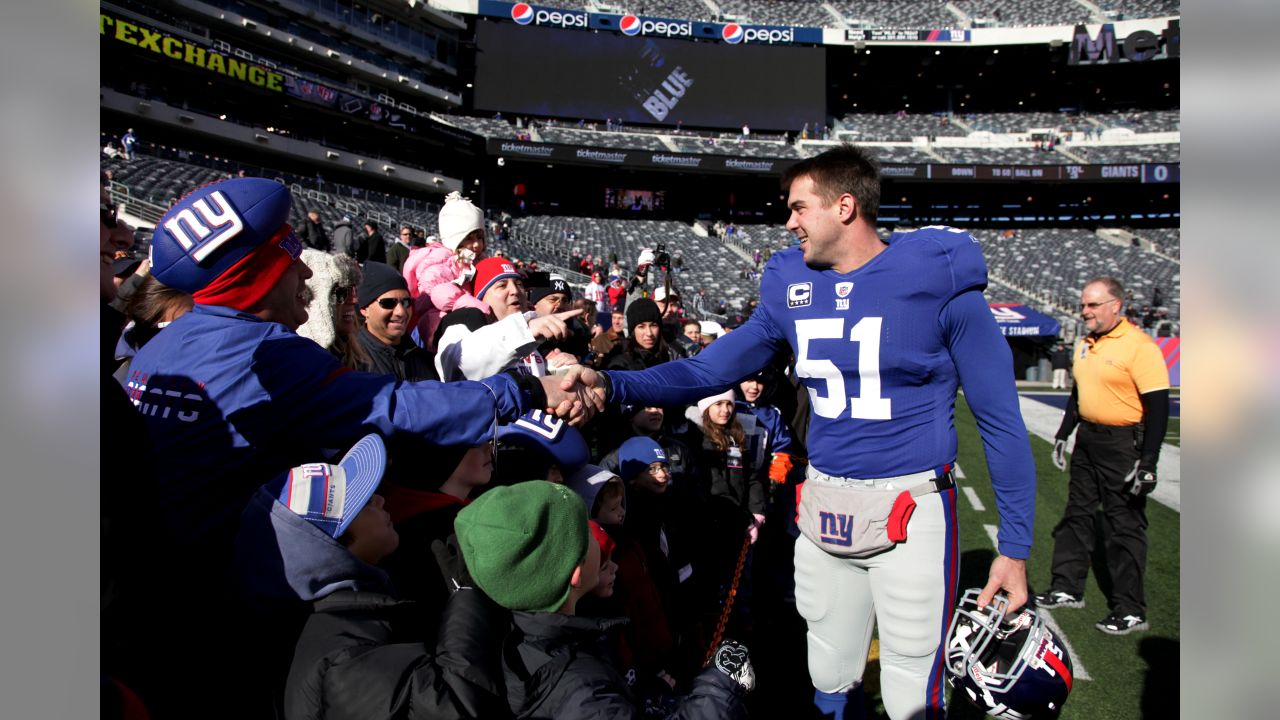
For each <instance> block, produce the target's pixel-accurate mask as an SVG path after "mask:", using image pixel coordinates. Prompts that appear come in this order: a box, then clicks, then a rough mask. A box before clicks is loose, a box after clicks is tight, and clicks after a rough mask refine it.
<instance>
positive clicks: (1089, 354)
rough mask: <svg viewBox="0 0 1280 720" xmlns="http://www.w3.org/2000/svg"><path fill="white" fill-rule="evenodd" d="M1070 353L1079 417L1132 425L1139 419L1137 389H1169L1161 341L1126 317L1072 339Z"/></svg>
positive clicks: (1140, 399)
mask: <svg viewBox="0 0 1280 720" xmlns="http://www.w3.org/2000/svg"><path fill="white" fill-rule="evenodd" d="M1072 357H1073V358H1074V362H1073V364H1072V367H1071V372H1072V373H1073V374H1074V375H1075V381H1076V387H1077V396H1078V397H1077V400H1078V402H1079V407H1080V417H1081V418H1082V419H1084V420H1088V421H1089V422H1092V423H1097V424H1099V425H1135V424H1137V423H1139V422H1141V421H1142V398H1141V395H1143V394H1144V393H1149V392H1154V391H1156V390H1168V389H1169V368H1168V367H1166V366H1165V364H1164V354H1163V353H1161V352H1160V347H1159V346H1158V345H1156V343H1155V341H1154V340H1152V339H1151V337H1150V336H1148V335H1147V334H1146V333H1144V332H1142V330H1141V329H1139V328H1138V327H1137V326H1136V325H1134V324H1133V323H1131V322H1129V321H1128V320H1121V321H1120V324H1119V325H1116V326H1115V328H1114V329H1112V330H1111V332H1109V333H1107V334H1106V335H1103V336H1101V337H1097V338H1095V337H1093V336H1085V337H1084V339H1082V340H1078V341H1076V347H1075V352H1074V354H1073V356H1072Z"/></svg>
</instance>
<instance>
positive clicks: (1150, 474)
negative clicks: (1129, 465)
mask: <svg viewBox="0 0 1280 720" xmlns="http://www.w3.org/2000/svg"><path fill="white" fill-rule="evenodd" d="M1124 483H1125V489H1126V490H1127V491H1128V493H1129V494H1130V495H1133V496H1134V497H1144V496H1146V495H1150V494H1151V491H1152V490H1155V489H1156V471H1155V468H1151V467H1144V466H1143V465H1142V462H1141V461H1139V462H1137V463H1136V464H1134V466H1133V470H1132V471H1130V472H1129V474H1128V475H1126V476H1125V477H1124Z"/></svg>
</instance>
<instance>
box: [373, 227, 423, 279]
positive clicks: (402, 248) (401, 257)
mask: <svg viewBox="0 0 1280 720" xmlns="http://www.w3.org/2000/svg"><path fill="white" fill-rule="evenodd" d="M412 242H413V230H412V229H410V228H408V227H402V228H400V239H399V240H396V241H395V242H393V243H391V247H389V248H387V259H386V263H387V264H388V265H390V266H391V267H393V268H395V269H396V272H404V261H405V260H408V259H409V246H410V244H411V243H412ZM371 259H375V260H376V259H377V258H371Z"/></svg>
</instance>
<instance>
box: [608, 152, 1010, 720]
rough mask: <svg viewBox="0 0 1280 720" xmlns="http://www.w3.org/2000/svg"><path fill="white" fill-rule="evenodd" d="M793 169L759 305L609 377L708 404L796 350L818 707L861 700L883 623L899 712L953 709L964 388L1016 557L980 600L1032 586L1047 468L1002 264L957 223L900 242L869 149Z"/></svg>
mask: <svg viewBox="0 0 1280 720" xmlns="http://www.w3.org/2000/svg"><path fill="white" fill-rule="evenodd" d="M783 184H784V186H785V187H786V188H787V191H788V193H789V195H788V199H787V205H788V207H789V209H790V211H791V214H790V217H789V219H788V221H787V229H788V230H790V231H791V232H792V233H794V234H795V236H796V237H797V239H798V240H799V241H800V243H799V247H795V248H790V249H787V250H784V251H782V252H779V253H776V254H775V255H774V256H773V258H772V259H771V260H770V261H769V264H768V265H767V266H766V268H765V271H764V276H763V278H762V280H761V284H760V307H759V309H758V310H757V311H756V312H755V313H754V314H752V316H751V319H750V321H748V322H747V323H746V324H744V325H743V326H742V327H741V328H739V329H738V330H737V331H735V332H733V333H729V334H727V335H725V336H724V337H723V338H721V339H719V340H717V341H716V342H714V343H712V344H711V345H709V346H708V347H707V348H706V349H705V350H704V351H703V352H702V353H701V354H700V355H698V357H696V358H691V359H688V360H681V361H677V362H672V363H667V364H664V365H661V366H658V367H654V368H650V369H648V370H643V371H636V372H621V371H617V372H608V373H604V374H603V375H604V377H603V378H602V379H601V381H600V387H599V389H598V391H597V392H599V393H600V394H601V395H602V396H603V397H604V399H605V400H607V401H608V402H614V403H643V404H646V405H675V404H678V403H682V402H690V401H693V400H696V399H697V398H700V397H705V396H707V395H709V394H711V393H713V392H716V391H722V390H724V389H725V388H728V387H730V386H732V385H733V384H734V383H736V382H738V381H739V380H741V379H743V378H745V377H747V376H749V375H751V374H752V373H754V372H755V371H757V370H759V369H760V368H761V367H763V366H764V365H765V364H766V363H767V362H768V361H769V359H770V358H772V357H773V356H774V355H775V354H776V353H778V352H779V351H781V350H788V349H789V350H790V352H792V353H793V354H794V357H795V358H796V361H795V373H796V376H797V377H798V378H800V380H801V381H802V382H803V383H804V385H805V386H806V388H807V389H808V392H809V397H810V400H811V403H810V404H811V413H812V417H811V422H810V428H809V434H808V437H807V443H806V444H807V445H808V451H809V461H810V465H809V467H808V470H807V473H806V477H807V481H806V483H805V485H804V490H803V493H802V498H801V503H800V505H801V507H800V526H801V532H802V534H801V537H800V538H799V539H797V541H796V549H795V566H796V606H797V609H798V610H799V612H800V614H801V615H803V616H804V618H805V620H806V621H807V622H808V626H809V632H808V647H809V652H808V659H809V673H810V676H811V677H812V680H813V684H814V687H815V696H814V702H815V705H817V706H818V708H819V709H820V710H821V711H822V713H823V714H824V715H826V716H828V717H836V718H843V717H846V715H845V710H846V709H847V710H848V711H849V715H848V716H847V717H856V716H859V715H860V713H861V708H860V707H859V705H860V704H861V699H860V694H859V690H860V687H861V683H862V673H863V670H864V669H865V665H866V657H867V651H868V647H869V645H870V642H871V633H872V630H873V628H874V627H876V626H878V627H879V635H880V662H881V687H882V698H883V701H884V706H885V710H886V711H887V712H888V714H889V716H890V717H891V718H895V719H898V718H932V717H943V716H944V713H945V710H944V695H943V677H944V672H943V657H942V653H941V647H942V642H943V640H944V638H945V635H946V632H947V624H948V621H949V620H950V617H951V611H952V607H953V605H954V603H955V593H956V579H957V576H958V564H959V559H960V558H959V547H958V542H957V534H956V507H955V497H956V491H955V483H954V480H953V479H952V478H953V473H952V467H953V464H954V462H955V458H956V445H957V440H956V432H955V425H954V408H955V398H956V391H957V389H958V388H959V386H960V385H963V386H964V389H965V399H966V400H967V402H968V404H969V406H970V408H972V410H973V413H974V415H975V416H976V417H977V421H978V429H979V431H980V433H981V436H982V442H983V447H984V449H985V451H986V457H987V464H988V467H989V469H990V471H991V478H992V484H993V486H994V489H995V493H996V505H997V507H998V510H999V514H1000V528H999V534H998V546H999V547H998V549H999V554H998V555H997V557H996V558H995V560H994V561H993V562H992V564H991V569H990V574H989V578H988V581H987V584H986V586H985V587H984V588H983V589H982V592H981V595H980V597H979V600H978V603H979V605H981V606H984V607H985V606H986V605H987V604H988V603H989V602H990V601H991V599H992V598H993V597H994V595H995V594H996V592H998V591H1001V592H1003V593H1005V595H1006V596H1007V597H1008V599H1009V604H1010V608H1011V609H1016V608H1018V607H1021V606H1022V605H1023V604H1024V603H1025V602H1026V599H1027V581H1026V558H1027V556H1028V554H1029V553H1030V547H1031V530H1032V522H1033V518H1034V514H1033V513H1034V503H1035V466H1034V463H1033V462H1032V459H1031V448H1030V444H1029V441H1028V439H1027V432H1026V428H1025V426H1024V424H1023V421H1022V416H1021V414H1020V412H1019V409H1018V397H1017V391H1016V388H1015V385H1014V374H1013V362H1012V357H1011V354H1010V351H1009V347H1008V345H1007V344H1006V342H1005V340H1004V337H1003V336H1002V335H1001V333H1000V331H999V329H998V328H997V327H996V324H995V321H994V319H993V318H992V317H991V313H990V311H989V310H988V308H987V303H986V300H985V299H984V298H983V295H982V291H983V289H984V288H985V287H986V285H987V268H986V263H985V261H984V260H983V257H982V251H981V248H980V246H979V245H978V243H977V241H976V240H974V239H973V238H972V237H971V236H970V235H969V234H968V233H966V232H964V231H961V230H957V229H954V228H948V227H926V228H921V229H919V230H916V231H914V232H904V233H894V234H893V235H892V236H891V237H890V238H889V239H888V240H882V239H880V237H879V236H878V235H877V234H876V226H875V223H876V213H877V210H878V208H879V202H880V172H879V166H878V163H876V161H875V160H874V159H873V158H872V157H871V156H870V155H869V154H868V153H866V152H865V151H864V150H862V149H859V148H855V147H852V146H849V145H845V146H841V147H839V148H835V149H833V150H829V151H827V152H825V153H822V154H821V155H818V156H816V157H813V158H809V159H807V160H804V161H802V162H800V163H797V164H796V165H794V166H792V167H791V168H790V169H789V170H788V171H787V173H786V175H785V176H784V178H783ZM868 519H870V520H871V521H872V522H870V523H868V522H866V521H867V520H868ZM850 697H856V698H859V699H857V700H855V701H854V702H853V703H852V704H850V702H849V700H850Z"/></svg>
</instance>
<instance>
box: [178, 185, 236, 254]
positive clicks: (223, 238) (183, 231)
mask: <svg viewBox="0 0 1280 720" xmlns="http://www.w3.org/2000/svg"><path fill="white" fill-rule="evenodd" d="M210 203H212V205H210ZM197 216H198V217H197ZM202 220H203V222H201V221H202ZM164 229H165V230H168V231H169V234H170V235H172V236H173V239H174V240H177V241H178V244H179V245H181V246H182V249H183V250H186V251H187V252H188V253H190V254H191V257H192V258H193V259H194V260H195V261H196V262H201V261H203V260H204V259H205V258H206V257H208V256H209V255H210V253H212V252H213V251H214V250H217V249H218V248H220V247H222V245H223V243H225V242H227V241H228V240H230V239H231V238H233V237H235V236H236V235H237V234H239V232H240V231H241V230H243V229H244V221H243V220H241V219H240V216H239V215H236V211H235V208H233V207H231V203H230V202H229V201H228V200H227V198H226V196H225V195H223V194H222V193H220V192H211V193H209V195H208V197H203V198H200V199H199V200H196V201H195V202H193V203H191V206H190V207H185V208H182V209H180V210H178V212H177V213H176V214H174V215H173V216H172V217H170V218H169V219H168V220H167V221H165V223H164ZM193 248H195V251H194V252H192V249H193Z"/></svg>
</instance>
